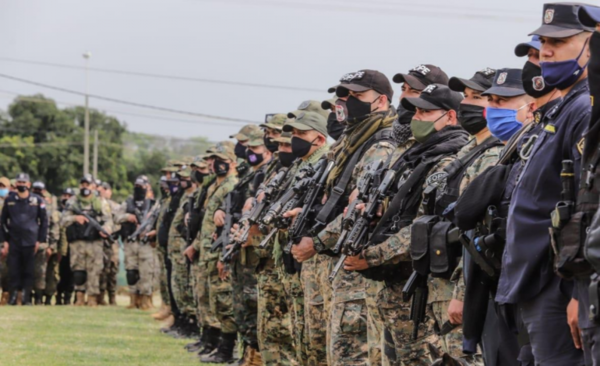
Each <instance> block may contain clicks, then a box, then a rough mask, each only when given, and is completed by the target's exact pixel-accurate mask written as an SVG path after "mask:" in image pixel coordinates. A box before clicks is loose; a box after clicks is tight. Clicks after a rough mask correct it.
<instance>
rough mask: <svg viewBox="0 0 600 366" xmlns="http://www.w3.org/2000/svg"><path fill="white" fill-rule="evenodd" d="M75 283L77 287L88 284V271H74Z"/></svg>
mask: <svg viewBox="0 0 600 366" xmlns="http://www.w3.org/2000/svg"><path fill="white" fill-rule="evenodd" d="M73 282H74V283H75V286H83V285H85V283H86V282H87V272H86V271H73Z"/></svg>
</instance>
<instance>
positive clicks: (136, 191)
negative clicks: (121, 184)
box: [133, 187, 146, 201]
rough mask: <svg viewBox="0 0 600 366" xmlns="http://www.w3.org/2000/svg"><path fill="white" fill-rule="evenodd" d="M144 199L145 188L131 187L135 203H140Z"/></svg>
mask: <svg viewBox="0 0 600 366" xmlns="http://www.w3.org/2000/svg"><path fill="white" fill-rule="evenodd" d="M144 198H146V188H143V187H133V199H134V200H136V201H142V200H143V199H144Z"/></svg>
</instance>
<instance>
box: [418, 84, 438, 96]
mask: <svg viewBox="0 0 600 366" xmlns="http://www.w3.org/2000/svg"><path fill="white" fill-rule="evenodd" d="M437 87H438V86H437V85H435V84H430V85H427V87H425V89H423V91H422V92H421V93H426V94H431V93H433V91H434V90H435V89H437Z"/></svg>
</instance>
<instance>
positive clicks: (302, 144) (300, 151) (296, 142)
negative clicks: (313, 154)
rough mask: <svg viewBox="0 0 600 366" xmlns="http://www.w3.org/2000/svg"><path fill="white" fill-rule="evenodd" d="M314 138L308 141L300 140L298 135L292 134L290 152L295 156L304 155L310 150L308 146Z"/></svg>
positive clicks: (301, 156)
mask: <svg viewBox="0 0 600 366" xmlns="http://www.w3.org/2000/svg"><path fill="white" fill-rule="evenodd" d="M316 139H317V138H316V137H315V140H316ZM315 140H312V141H310V142H308V141H306V140H302V139H301V138H300V137H296V136H292V154H294V156H296V157H297V158H303V157H305V156H306V155H308V153H309V152H310V148H311V146H312V144H313V142H315Z"/></svg>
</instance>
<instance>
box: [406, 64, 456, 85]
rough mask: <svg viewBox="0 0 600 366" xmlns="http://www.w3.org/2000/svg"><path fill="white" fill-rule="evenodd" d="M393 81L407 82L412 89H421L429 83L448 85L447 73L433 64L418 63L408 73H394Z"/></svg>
mask: <svg viewBox="0 0 600 366" xmlns="http://www.w3.org/2000/svg"><path fill="white" fill-rule="evenodd" d="M394 83H397V84H400V83H407V84H408V85H410V87H411V88H413V89H417V90H423V89H425V87H426V86H427V85H431V84H442V85H448V75H446V73H445V72H444V71H442V69H440V68H439V67H437V66H435V65H419V66H417V67H414V68H412V69H410V70H409V71H408V74H396V75H394Z"/></svg>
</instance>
